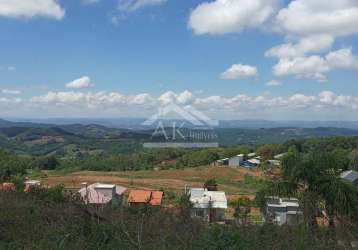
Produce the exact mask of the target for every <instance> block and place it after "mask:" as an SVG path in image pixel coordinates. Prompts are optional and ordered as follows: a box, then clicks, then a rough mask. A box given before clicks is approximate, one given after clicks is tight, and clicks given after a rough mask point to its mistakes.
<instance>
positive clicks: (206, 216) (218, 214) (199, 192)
mask: <svg viewBox="0 0 358 250" xmlns="http://www.w3.org/2000/svg"><path fill="white" fill-rule="evenodd" d="M188 195H189V199H190V202H191V203H192V204H193V207H192V210H191V216H192V217H193V218H195V217H196V218H201V219H203V220H204V221H207V222H214V221H223V220H225V210H226V209H227V199H226V195H225V192H221V191H208V190H207V189H206V188H191V189H190V190H189V193H188Z"/></svg>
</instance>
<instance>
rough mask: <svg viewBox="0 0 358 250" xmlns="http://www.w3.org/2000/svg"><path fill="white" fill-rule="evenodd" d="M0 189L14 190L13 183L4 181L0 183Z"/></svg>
mask: <svg viewBox="0 0 358 250" xmlns="http://www.w3.org/2000/svg"><path fill="white" fill-rule="evenodd" d="M0 189H1V190H4V191H15V189H16V187H15V184H14V183H12V182H4V183H3V184H1V185H0Z"/></svg>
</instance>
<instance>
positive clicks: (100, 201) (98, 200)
mask: <svg viewBox="0 0 358 250" xmlns="http://www.w3.org/2000/svg"><path fill="white" fill-rule="evenodd" d="M83 185H84V187H83V188H81V189H80V190H79V191H78V193H79V194H80V196H81V199H82V200H83V201H84V203H85V204H90V205H107V204H114V205H118V204H121V202H122V198H123V194H124V192H125V191H126V190H127V188H125V187H122V186H118V185H114V184H102V183H94V184H92V185H89V186H87V183H83Z"/></svg>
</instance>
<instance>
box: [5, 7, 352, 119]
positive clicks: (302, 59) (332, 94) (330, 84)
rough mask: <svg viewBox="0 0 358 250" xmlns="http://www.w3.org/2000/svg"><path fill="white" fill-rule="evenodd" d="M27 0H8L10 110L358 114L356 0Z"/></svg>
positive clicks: (49, 113) (33, 113) (34, 113)
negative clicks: (179, 108)
mask: <svg viewBox="0 0 358 250" xmlns="http://www.w3.org/2000/svg"><path fill="white" fill-rule="evenodd" d="M23 2H24V1H21V0H0V32H1V34H2V35H1V36H0V44H1V46H0V54H1V57H0V89H1V94H0V107H1V111H0V116H3V117H23V116H24V117H67V116H75V117H93V116H95V117H100V116H104V117H118V116H148V115H150V113H152V112H153V111H154V110H155V109H156V108H157V107H158V106H160V105H163V103H168V102H169V101H173V102H176V103H178V104H181V105H193V106H195V107H196V108H198V109H202V110H203V111H205V112H207V113H208V114H210V115H212V116H215V118H220V119H256V118H266V119H294V118H297V119H303V120H314V119H320V120H340V119H342V120H357V118H355V117H354V116H352V114H355V113H357V110H358V85H357V76H358V57H357V54H358V47H357V44H358V38H357V36H356V34H357V33H358V4H357V2H356V1H354V0H343V1H338V0H337V1H332V3H326V1H323V0H313V1H312V0H311V1H308V0H294V1H279V0H266V1H263V0H216V1H214V0H211V1H209V0H207V1H202V0H185V1H179V0H167V1H165V0H97V1H93V0H92V1H90V0H86V2H85V0H59V1H55V0H28V2H27V3H25V4H24V3H23ZM340 13H343V14H345V15H342V16H339V14H340ZM337 15H338V16H337ZM303 20H304V21H303ZM307 23H309V24H310V25H307ZM278 46H280V47H278ZM275 47H276V50H271V53H269V52H268V51H270V49H271V48H275ZM283 48H284V49H283ZM278 51H279V52H278ZM71 83H72V84H71ZM269 83H271V84H269ZM269 85H270V86H269ZM271 85H275V86H271Z"/></svg>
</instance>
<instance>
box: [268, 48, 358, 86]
mask: <svg viewBox="0 0 358 250" xmlns="http://www.w3.org/2000/svg"><path fill="white" fill-rule="evenodd" d="M336 69H351V70H358V57H357V56H355V55H353V54H352V48H344V49H340V50H336V51H332V52H330V53H328V54H327V55H326V56H325V57H321V56H318V55H312V56H299V57H294V58H281V59H280V60H279V62H278V63H277V64H276V65H275V66H274V68H273V73H274V74H275V75H276V76H283V75H295V76H297V77H299V78H306V79H314V80H318V81H326V80H327V77H326V75H325V74H326V73H328V72H330V71H332V70H336Z"/></svg>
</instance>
